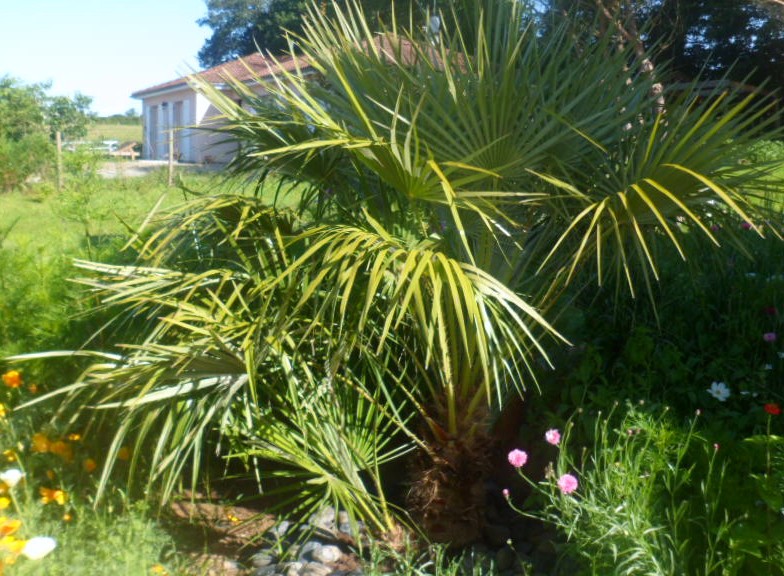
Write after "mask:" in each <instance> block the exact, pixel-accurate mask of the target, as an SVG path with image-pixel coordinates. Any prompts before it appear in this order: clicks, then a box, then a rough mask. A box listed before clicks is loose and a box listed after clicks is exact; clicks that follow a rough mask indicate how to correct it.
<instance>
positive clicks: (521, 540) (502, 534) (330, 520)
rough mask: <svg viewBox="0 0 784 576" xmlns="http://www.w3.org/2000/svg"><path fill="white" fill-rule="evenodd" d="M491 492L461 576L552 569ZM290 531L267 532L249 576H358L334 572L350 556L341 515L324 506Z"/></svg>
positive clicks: (547, 545) (528, 531) (528, 528)
mask: <svg viewBox="0 0 784 576" xmlns="http://www.w3.org/2000/svg"><path fill="white" fill-rule="evenodd" d="M493 491H496V492H497V490H495V487H490V488H488V492H489V494H488V498H487V503H486V507H487V510H486V513H485V516H486V518H487V520H488V523H487V525H486V526H485V528H484V530H483V532H482V541H481V542H477V543H476V544H474V546H472V547H471V548H470V549H468V550H466V552H465V555H464V557H463V569H464V572H463V573H465V574H487V575H488V576H490V575H491V574H493V575H494V576H516V575H520V574H521V569H522V574H528V573H530V571H529V568H531V561H532V560H533V563H534V565H535V566H551V565H553V560H554V557H553V553H554V550H553V548H552V542H551V539H550V538H549V537H547V536H546V535H542V536H543V537H541V538H540V537H532V536H536V535H537V534H539V533H540V532H541V530H533V529H532V528H534V527H535V526H533V525H532V524H531V523H530V522H523V521H521V519H520V517H519V516H518V515H517V514H516V513H514V512H513V511H511V510H510V509H509V507H508V504H507V503H506V501H505V500H502V499H499V498H496V499H495V500H496V501H494V500H493V498H492V494H491V493H492V492H493ZM357 527H358V528H359V531H360V534H359V535H354V534H352V536H354V537H355V538H357V537H359V538H367V534H366V529H365V526H364V524H362V523H361V522H357ZM293 528H294V525H293V524H291V523H290V522H288V521H285V520H284V521H282V522H279V523H278V524H277V525H276V526H274V527H273V528H271V529H270V530H269V531H268V532H267V534H268V537H267V544H265V545H264V546H263V547H261V548H260V549H258V550H257V551H255V553H254V554H253V555H251V556H250V557H246V558H247V563H248V564H250V565H251V566H252V568H254V569H255V570H254V571H253V572H251V574H252V576H364V572H363V570H362V569H361V568H357V569H351V570H347V569H346V568H345V564H344V567H343V569H338V568H336V563H338V562H339V561H340V560H341V559H343V558H344V557H345V556H346V555H347V554H352V553H353V552H352V551H351V550H350V549H349V548H348V547H347V546H346V545H345V535H346V534H350V532H352V530H351V526H350V522H349V516H348V514H347V513H346V512H345V511H336V510H335V508H333V507H332V506H325V507H324V508H322V509H321V510H319V511H317V512H315V513H314V514H312V515H311V516H310V517H309V518H308V521H307V524H306V525H305V526H301V527H297V528H296V530H295V529H293ZM537 528H538V526H537ZM270 536H271V538H270ZM510 542H514V548H512V547H510V546H509V543H510ZM281 550H285V551H286V558H287V559H288V560H287V561H281V559H280V556H279V552H280V551H281ZM349 562H351V561H349ZM540 562H541V563H540ZM491 566H492V569H491V568H490V567H491Z"/></svg>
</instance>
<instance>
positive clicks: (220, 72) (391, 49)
mask: <svg viewBox="0 0 784 576" xmlns="http://www.w3.org/2000/svg"><path fill="white" fill-rule="evenodd" d="M373 42H374V44H375V45H376V48H377V49H378V50H379V52H380V53H381V57H382V58H383V59H386V60H388V61H389V62H395V61H396V60H397V57H398V55H399V57H400V59H401V60H402V62H401V63H402V64H404V65H413V64H415V63H416V62H417V60H418V59H419V54H418V53H417V51H416V49H415V48H414V45H413V44H412V43H411V41H410V40H408V39H406V38H402V37H395V38H393V37H391V36H389V35H380V36H376V37H375V38H374V39H373ZM362 44H363V45H364V44H365V42H362ZM429 50H434V48H429ZM433 56H435V59H436V61H438V60H440V57H439V55H438V54H437V53H436V54H435V55H431V57H433ZM298 66H299V67H300V68H307V67H309V63H308V61H307V59H306V58H305V57H304V56H286V57H283V58H281V59H279V60H278V62H277V64H276V63H275V61H273V60H272V59H270V58H269V57H267V56H264V55H263V54H261V53H259V52H256V53H254V54H250V55H248V56H243V57H242V58H238V59H237V60H232V61H231V62H226V63H225V64H220V65H218V66H215V67H213V68H208V69H207V70H203V71H201V72H196V73H195V74H189V75H188V76H183V77H181V78H177V79H176V80H171V81H169V82H164V83H163V84H157V85H155V86H151V87H150V88H145V89H143V90H139V91H137V92H134V93H133V94H131V97H132V98H144V97H145V96H150V95H153V94H156V93H158V92H163V91H165V90H169V89H173V88H179V87H185V86H187V85H188V79H189V78H191V77H194V76H197V77H200V78H203V79H204V80H206V81H207V82H210V83H212V84H222V83H224V82H226V80H227V79H228V78H229V77H230V78H233V79H235V80H239V81H240V82H250V81H252V80H253V79H254V78H257V77H258V78H262V79H263V78H269V77H271V76H272V74H273V72H277V71H281V70H285V71H287V72H291V71H293V70H295V69H296V68H297V67H298Z"/></svg>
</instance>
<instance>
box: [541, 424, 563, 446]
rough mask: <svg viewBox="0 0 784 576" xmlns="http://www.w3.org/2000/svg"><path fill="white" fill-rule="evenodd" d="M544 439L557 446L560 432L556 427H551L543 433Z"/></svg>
mask: <svg viewBox="0 0 784 576" xmlns="http://www.w3.org/2000/svg"><path fill="white" fill-rule="evenodd" d="M544 439H545V440H547V443H548V444H552V445H553V446H558V444H559V443H560V442H561V433H560V432H559V431H558V430H557V429H556V428H552V429H551V430H548V431H547V432H545V433H544Z"/></svg>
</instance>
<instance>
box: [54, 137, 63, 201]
mask: <svg viewBox="0 0 784 576" xmlns="http://www.w3.org/2000/svg"><path fill="white" fill-rule="evenodd" d="M54 140H55V142H56V143H57V191H58V192H60V191H61V190H62V189H63V135H62V134H61V133H60V131H59V130H58V131H56V132H55V133H54Z"/></svg>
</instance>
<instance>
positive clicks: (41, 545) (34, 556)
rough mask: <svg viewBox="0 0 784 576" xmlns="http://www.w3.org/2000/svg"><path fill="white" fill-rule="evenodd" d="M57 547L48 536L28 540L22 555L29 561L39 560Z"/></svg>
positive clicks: (54, 541)
mask: <svg viewBox="0 0 784 576" xmlns="http://www.w3.org/2000/svg"><path fill="white" fill-rule="evenodd" d="M56 547H57V541H56V540H55V539H54V538H49V537H48V536H36V537H35V538H30V539H29V540H28V541H27V543H25V545H24V548H22V555H23V556H26V557H27V558H29V559H30V560H40V559H41V558H43V557H44V556H46V555H47V554H49V553H50V552H51V551H52V550H54V549H55V548H56Z"/></svg>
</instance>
